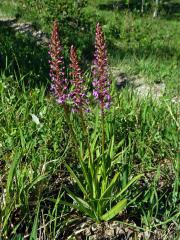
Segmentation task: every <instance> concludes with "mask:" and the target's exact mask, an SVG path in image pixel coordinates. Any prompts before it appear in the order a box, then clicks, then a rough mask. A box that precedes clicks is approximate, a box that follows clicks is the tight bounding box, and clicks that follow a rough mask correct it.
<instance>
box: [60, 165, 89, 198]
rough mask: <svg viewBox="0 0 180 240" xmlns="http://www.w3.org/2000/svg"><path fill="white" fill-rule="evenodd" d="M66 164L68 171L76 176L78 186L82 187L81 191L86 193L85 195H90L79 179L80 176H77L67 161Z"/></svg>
mask: <svg viewBox="0 0 180 240" xmlns="http://www.w3.org/2000/svg"><path fill="white" fill-rule="evenodd" d="M65 166H66V168H67V170H68V172H69V173H70V174H71V176H72V177H73V178H74V180H75V181H76V183H77V184H78V186H79V188H80V189H81V191H82V192H83V193H84V195H85V196H86V197H88V194H87V192H86V190H85V188H84V187H83V185H82V184H81V182H80V180H79V179H78V177H77V176H76V174H75V173H74V172H73V170H72V169H71V168H70V166H69V165H68V164H67V163H65Z"/></svg>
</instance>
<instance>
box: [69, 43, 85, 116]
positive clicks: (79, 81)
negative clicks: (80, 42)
mask: <svg viewBox="0 0 180 240" xmlns="http://www.w3.org/2000/svg"><path fill="white" fill-rule="evenodd" d="M70 61H71V63H70V68H71V69H72V71H71V73H70V75H71V77H72V79H71V83H72V87H73V89H72V91H71V93H70V98H71V99H72V102H73V109H72V110H73V112H77V111H79V110H80V109H81V110H84V109H85V108H86V107H87V97H86V87H85V82H84V79H83V78H82V73H81V68H80V66H79V62H78V58H77V53H76V49H75V48H74V47H73V46H71V50H70Z"/></svg>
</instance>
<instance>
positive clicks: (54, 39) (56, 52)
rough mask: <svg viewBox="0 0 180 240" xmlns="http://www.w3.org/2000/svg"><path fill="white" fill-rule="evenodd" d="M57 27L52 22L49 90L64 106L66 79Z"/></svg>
mask: <svg viewBox="0 0 180 240" xmlns="http://www.w3.org/2000/svg"><path fill="white" fill-rule="evenodd" d="M58 31H59V27H58V22H57V21H54V24H53V31H52V34H51V40H50V45H49V49H50V50H49V55H50V56H51V60H50V61H49V63H50V77H51V81H52V84H51V90H52V91H53V92H54V95H55V97H56V100H57V102H58V103H59V104H64V103H65V101H66V99H67V97H68V95H67V94H66V91H67V88H68V86H67V79H66V78H65V73H64V69H65V67H64V58H63V56H62V47H61V43H60V40H59V34H58Z"/></svg>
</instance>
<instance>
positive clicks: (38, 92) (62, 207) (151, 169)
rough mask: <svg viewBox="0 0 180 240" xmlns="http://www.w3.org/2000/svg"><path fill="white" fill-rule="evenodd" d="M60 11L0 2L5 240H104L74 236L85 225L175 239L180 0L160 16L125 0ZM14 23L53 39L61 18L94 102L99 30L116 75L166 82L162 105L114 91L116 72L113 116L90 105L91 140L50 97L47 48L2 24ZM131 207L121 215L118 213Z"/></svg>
mask: <svg viewBox="0 0 180 240" xmlns="http://www.w3.org/2000/svg"><path fill="white" fill-rule="evenodd" d="M57 2H59V5H58V4H56V1H54V0H52V1H45V0H43V1H35V0H28V1H26V0H17V1H13V0H2V1H1V3H0V240H4V239H10V240H24V239H30V240H36V239H39V240H55V239H106V238H105V237H104V238H103V236H101V238H100V237H99V238H97V237H96V238H91V237H90V236H84V235H83V234H82V236H81V234H80V235H78V236H76V235H75V233H74V230H75V229H76V227H77V226H78V225H79V224H80V223H83V222H87V221H88V220H89V219H90V220H91V221H92V224H93V223H94V222H97V223H98V224H99V225H101V224H102V223H101V222H112V221H116V222H117V223H119V224H122V225H123V227H126V228H129V229H130V230H131V238H120V237H119V238H118V236H117V238H115V237H114V238H111V237H109V238H108V239H133V240H135V239H139V240H140V239H143V240H148V239H149V240H150V239H152V240H153V239H157V240H169V239H172V240H178V239H179V217H180V214H179V212H180V209H179V203H180V198H179V172H180V162H179V154H180V150H179V149H180V148H179V130H180V121H179V119H180V108H179V103H178V102H174V101H172V100H173V99H179V93H180V81H179V78H180V71H179V65H180V63H179V57H180V38H179V35H180V23H179V22H178V19H179V14H178V12H177V9H178V7H180V2H179V1H177V0H176V1H175V0H174V1H170V3H167V4H164V5H163V6H162V8H161V9H160V13H159V16H158V17H157V18H152V11H151V10H149V9H148V10H147V11H146V12H145V13H141V12H140V10H139V7H137V8H135V7H134V5H132V6H131V5H126V4H125V3H124V2H125V1H107V0H106V1H105V0H101V1H100V0H98V1H93V0H89V1H64V0H62V1H57ZM121 2H122V3H123V4H122V5H121ZM130 2H131V1H130ZM118 3H120V5H118ZM37 13H38V14H37ZM8 18H16V20H17V22H31V23H32V25H33V27H34V29H37V30H38V29H42V30H43V31H44V32H46V34H47V36H48V37H49V38H50V36H51V31H52V24H53V20H54V19H55V18H57V19H58V21H59V32H60V39H61V41H62V45H63V49H64V56H65V66H66V68H67V71H70V70H69V48H70V46H71V44H73V45H74V46H75V47H77V52H78V56H79V62H80V66H81V68H82V69H83V73H84V79H85V81H86V83H87V84H86V85H87V89H88V95H90V93H91V92H92V74H91V64H92V59H93V54H94V41H95V28H96V23H97V22H100V24H101V25H102V29H103V31H104V35H105V39H106V43H107V50H108V59H109V65H110V69H111V70H112V71H113V69H115V70H116V71H119V73H126V75H127V76H129V77H134V76H135V77H136V78H143V79H144V81H145V82H146V83H147V84H149V85H151V84H159V83H164V84H165V86H166V88H165V92H164V95H163V96H161V97H160V99H158V100H155V99H153V98H152V97H151V96H150V95H149V96H148V97H146V98H140V97H139V96H138V94H137V93H136V92H135V91H134V90H133V88H130V87H128V86H127V87H125V88H123V89H121V90H117V89H116V79H115V77H113V74H112V73H111V72H110V77H111V79H112V85H111V96H112V103H111V107H110V109H108V110H105V114H104V119H103V120H102V118H101V116H100V109H99V108H98V105H97V104H96V103H95V101H94V100H93V99H92V97H90V112H89V113H88V112H87V113H84V118H85V120H84V121H85V123H86V124H87V132H85V134H84V133H82V129H83V123H81V120H80V118H79V116H78V114H74V113H73V112H70V113H69V118H67V116H66V114H65V111H63V108H62V107H61V105H59V104H58V103H57V102H56V101H55V98H54V96H53V94H52V93H51V91H50V84H51V79H50V77H49V63H48V60H49V55H48V51H49V50H48V46H43V45H42V46H40V45H37V44H36V40H35V39H34V38H33V37H32V36H29V35H27V34H23V33H19V32H15V31H14V30H13V29H12V28H11V27H10V25H9V24H8V23H6V22H2V21H1V19H8ZM102 121H103V122H102ZM102 125H103V126H104V129H105V131H104V132H103V127H102ZM71 127H72V128H73V129H74V131H75V137H76V138H75V139H76V141H74V137H73V134H71ZM83 134H84V135H83ZM103 136H105V139H104V141H102V142H101V139H103ZM87 139H88V140H87ZM78 144H79V145H78ZM89 146H90V151H91V153H92V158H93V160H92V161H91V159H90V160H89V158H88V151H89ZM102 146H104V147H102ZM78 157H80V160H79V158H78ZM81 157H82V159H83V160H82V162H81ZM106 160H107V161H106ZM83 161H84V162H83ZM104 162H105V164H104ZM93 167H94V169H93ZM84 169H85V170H84ZM103 169H106V171H103ZM86 170H87V172H86ZM85 173H87V175H88V177H87V178H88V179H90V181H89V180H88V179H87V178H86V174H85ZM93 176H94V179H96V180H97V182H96V181H95V183H94V182H93V181H94V179H93ZM98 176H100V177H98ZM91 181H92V182H93V184H94V185H93V187H94V188H93V187H92V189H93V190H92V196H93V197H91ZM108 184H109V185H108ZM104 188H105V190H104V192H103V190H102V189H104ZM89 189H90V191H89ZM94 189H95V190H94ZM106 195H107V196H106ZM76 196H78V197H76ZM94 196H95V197H94ZM99 196H100V197H99ZM115 196H117V197H115ZM89 199H90V200H89ZM92 199H93V200H92ZM124 199H126V201H127V202H128V204H127V205H126V206H125V207H123V208H122V209H121V207H120V206H119V205H116V204H118V202H119V203H122V204H121V206H122V205H123V203H124ZM88 201H89V202H88ZM103 201H104V202H103ZM101 204H102V206H105V207H104V208H102V212H103V214H102V213H101V206H100V205H101ZM103 204H106V205H103ZM113 206H115V207H116V206H118V209H119V211H118V209H117V207H116V208H113ZM94 209H95V210H94ZM112 209H113V211H111V210H112ZM107 212H108V214H106V213H107ZM98 214H99V215H98ZM110 216H111V218H110ZM78 237H79V238H78Z"/></svg>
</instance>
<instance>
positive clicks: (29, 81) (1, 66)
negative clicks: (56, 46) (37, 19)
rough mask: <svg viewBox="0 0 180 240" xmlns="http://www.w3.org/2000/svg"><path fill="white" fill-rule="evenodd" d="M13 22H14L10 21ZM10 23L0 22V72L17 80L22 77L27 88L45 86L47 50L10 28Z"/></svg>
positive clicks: (45, 47)
mask: <svg viewBox="0 0 180 240" xmlns="http://www.w3.org/2000/svg"><path fill="white" fill-rule="evenodd" d="M12 21H14V20H12ZM12 21H10V20H9V21H6V22H1V21H0V70H1V72H5V73H7V74H13V75H14V76H16V77H17V78H18V79H19V78H21V77H22V76H24V83H25V86H27V87H35V86H38V85H42V84H44V85H46V84H47V82H48V81H49V80H48V72H49V66H48V58H49V56H48V48H47V46H41V45H38V44H37V41H36V39H34V38H33V37H32V36H29V35H28V34H23V33H18V32H16V31H15V30H14V29H12V28H11V24H12Z"/></svg>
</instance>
